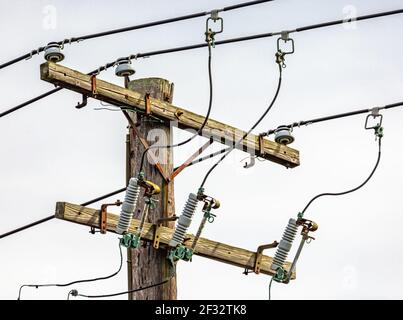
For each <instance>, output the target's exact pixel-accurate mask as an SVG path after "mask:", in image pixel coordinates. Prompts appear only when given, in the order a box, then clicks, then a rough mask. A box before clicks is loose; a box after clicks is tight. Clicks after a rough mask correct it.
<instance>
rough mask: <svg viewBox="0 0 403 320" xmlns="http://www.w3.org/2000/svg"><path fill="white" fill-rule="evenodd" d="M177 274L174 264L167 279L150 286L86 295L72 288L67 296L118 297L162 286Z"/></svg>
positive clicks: (90, 297) (68, 297)
mask: <svg viewBox="0 0 403 320" xmlns="http://www.w3.org/2000/svg"><path fill="white" fill-rule="evenodd" d="M175 275H176V266H175V265H174V266H173V267H172V272H171V274H170V275H169V277H168V278H167V279H165V280H163V281H161V282H157V283H154V284H151V285H148V286H145V287H140V288H137V289H132V290H126V291H121V292H116V293H108V294H98V295H86V294H81V293H79V292H78V291H77V290H71V291H70V292H69V294H68V296H67V300H69V299H70V295H71V296H74V297H77V296H78V297H83V298H89V299H99V298H109V297H116V296H121V295H124V294H129V293H134V292H139V291H143V290H146V289H151V288H154V287H158V286H161V285H163V284H165V283H168V282H169V281H170V280H171V279H172V278H174V277H175Z"/></svg>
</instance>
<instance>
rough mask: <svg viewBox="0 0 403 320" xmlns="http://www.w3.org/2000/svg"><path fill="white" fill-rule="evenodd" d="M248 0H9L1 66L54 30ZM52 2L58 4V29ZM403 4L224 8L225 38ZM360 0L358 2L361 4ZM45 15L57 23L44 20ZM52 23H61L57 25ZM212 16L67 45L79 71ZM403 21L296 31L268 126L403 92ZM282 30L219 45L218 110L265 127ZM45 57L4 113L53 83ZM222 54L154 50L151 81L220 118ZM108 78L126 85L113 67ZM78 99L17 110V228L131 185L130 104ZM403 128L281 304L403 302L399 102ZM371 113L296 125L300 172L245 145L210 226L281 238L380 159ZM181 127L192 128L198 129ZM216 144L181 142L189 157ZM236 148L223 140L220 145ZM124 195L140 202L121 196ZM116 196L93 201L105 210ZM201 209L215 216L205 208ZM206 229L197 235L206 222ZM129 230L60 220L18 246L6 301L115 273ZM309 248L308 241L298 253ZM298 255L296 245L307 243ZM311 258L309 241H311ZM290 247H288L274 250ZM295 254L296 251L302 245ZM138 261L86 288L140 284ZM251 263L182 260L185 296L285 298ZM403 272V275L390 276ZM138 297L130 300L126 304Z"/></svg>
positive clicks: (18, 75) (7, 250)
mask: <svg viewBox="0 0 403 320" xmlns="http://www.w3.org/2000/svg"><path fill="white" fill-rule="evenodd" d="M237 2H241V1H236V0H227V1H203V2H201V1H200V2H197V3H195V2H191V1H173V0H172V1H169V2H168V1H162V0H161V1H147V2H145V1H141V2H140V1H114V2H113V3H112V2H111V1H88V0H86V1H84V0H83V1H77V2H75V3H74V4H73V2H72V1H26V0H25V1H22V0H18V1H10V0H9V1H7V0H3V1H1V2H0V39H1V43H2V44H1V47H0V62H4V61H6V60H9V59H11V58H14V57H15V56H18V55H20V54H22V53H25V52H27V51H29V50H32V49H34V48H37V47H39V46H40V45H43V44H46V43H48V42H49V41H51V40H60V39H63V38H65V37H71V36H78V35H82V34H87V33H92V32H98V31H103V30H107V29H111V28H118V27H123V26H128V25H134V24H138V23H142V22H148V21H153V20H158V19H162V18H167V17H175V16H178V15H183V14H188V13H193V12H199V11H204V10H210V9H213V8H217V7H223V6H226V5H230V4H234V3H237ZM47 5H51V6H54V8H55V9H56V13H57V19H56V25H55V29H49V28H46V26H48V24H46V23H45V22H46V21H47V20H46V14H45V13H46V12H47V11H46V10H47V7H46V6H47ZM346 6H347V9H351V8H355V9H356V10H357V14H358V15H364V14H370V13H375V12H379V11H387V10H393V9H398V8H401V7H402V6H403V1H402V0H385V1H382V2H381V1H372V0H371V1H369V0H367V1H352V0H350V1H341V0H340V1H338V0H337V1H331V3H329V1H327V2H326V4H325V3H324V1H319V0H316V1H314V0H305V1H297V0H294V1H291V0H283V1H280V0H278V1H275V2H273V3H268V4H263V5H259V6H255V7H252V8H247V9H243V10H237V11H232V12H228V13H224V14H222V17H223V18H224V28H225V29H224V33H223V34H220V35H218V36H217V40H219V39H225V38H230V37H236V36H242V35H250V34H254V33H263V32H271V31H280V30H284V29H292V28H295V27H299V26H304V25H308V24H313V23H319V22H324V21H329V20H333V19H340V18H344V17H345V15H346V14H345V11H344V12H343V10H345V9H346ZM351 6H353V7H351ZM44 19H45V20H44ZM44 23H45V24H44ZM204 27H205V19H204V18H200V19H195V20H191V21H186V22H180V23H176V24H172V25H167V26H160V27H156V28H151V29H146V30H140V31H135V32H130V33H125V34H121V35H117V36H111V37H105V38H102V39H97V40H88V41H85V42H82V43H79V44H74V45H71V46H68V45H67V46H66V48H65V50H64V53H65V54H66V59H65V61H63V63H62V64H64V65H66V66H69V67H71V68H73V69H77V70H81V71H83V72H88V71H90V70H92V69H94V68H96V67H98V66H99V65H102V64H104V63H105V62H108V61H111V60H113V59H115V58H118V57H120V56H123V55H128V54H130V53H137V52H145V51H150V50H154V49H162V48H168V47H174V46H180V45H188V44H193V43H199V42H202V41H204V34H203V33H204ZM402 27H403V16H402V15H397V16H392V17H386V18H380V19H375V20H371V21H364V22H358V23H357V24H356V27H355V28H353V29H351V28H345V26H335V27H330V28H325V29H321V30H316V31H308V32H304V33H299V34H294V35H293V38H294V40H295V46H296V51H295V54H294V55H292V56H288V57H287V68H286V69H285V70H284V81H283V87H282V89H281V92H280V96H279V99H278V101H277V103H276V105H275V107H274V108H273V109H272V111H271V113H270V114H269V116H268V117H267V118H266V119H265V120H264V121H263V123H262V124H261V125H260V126H259V128H258V130H256V131H255V133H259V132H261V131H264V130H267V129H271V128H273V127H276V126H278V125H280V124H284V123H290V122H292V121H299V120H305V119H310V118H313V117H317V116H322V115H328V114H335V113H340V112H346V111H350V110H354V109H360V108H368V107H373V106H379V105H384V104H388V103H393V102H397V101H401V100H402V94H401V91H402V85H403V79H402V76H401V74H402V71H403V59H402V57H403V44H402V42H401V41H400V39H401V30H402ZM275 40H276V39H275V38H269V39H261V40H254V41H249V42H244V43H241V44H233V45H225V46H219V47H217V48H215V49H214V51H213V72H214V105H213V111H212V117H213V118H214V119H217V120H220V121H224V122H226V123H228V124H231V125H234V126H236V127H239V128H242V129H247V128H248V127H249V126H251V124H252V123H253V122H254V121H255V119H256V118H257V117H258V116H259V115H260V114H261V113H262V112H263V110H264V109H265V107H266V105H267V103H268V101H270V99H271V98H272V95H273V94H274V90H275V85H276V81H277V71H276V68H277V67H276V64H275V62H274V54H275V51H276V48H275ZM43 61H44V60H43V56H42V55H41V56H35V57H33V59H32V60H30V61H23V62H20V63H18V64H17V65H14V66H12V67H9V68H7V69H4V70H1V71H0V88H1V97H0V111H3V110H5V109H8V108H9V107H12V106H14V105H16V104H18V103H21V102H23V101H25V100H27V99H29V98H32V97H34V96H36V95H38V94H41V93H43V92H45V91H47V90H50V89H51V88H52V86H51V85H50V84H49V83H45V82H43V81H41V80H40V79H39V64H40V63H42V62H43ZM206 66H207V50H206V49H202V50H194V51H188V52H183V53H176V54H168V55H162V56H156V57H151V58H149V59H139V60H138V61H137V62H136V63H135V68H136V70H137V73H136V77H151V76H158V77H163V78H166V79H169V80H170V81H173V82H174V83H175V96H174V104H176V105H179V106H184V107H186V108H188V109H190V110H192V111H194V112H197V113H200V114H204V113H205V111H206V108H207V102H208V82H207V80H208V76H207V68H206ZM101 78H102V79H106V80H108V81H111V82H114V83H118V84H121V82H122V81H121V79H118V78H116V77H115V76H114V73H113V70H110V71H108V72H105V73H103V74H102V76H101ZM79 100H80V96H79V95H78V94H76V93H73V92H69V91H67V90H63V91H62V92H59V93H57V94H55V95H53V96H51V97H49V98H46V99H44V100H42V101H40V102H37V103H35V104H33V105H31V106H30V107H28V108H26V109H23V110H20V111H18V112H16V113H14V114H12V115H10V116H7V117H4V118H2V119H1V120H0V145H1V160H0V161H1V162H0V164H1V165H0V177H1V178H0V179H1V180H0V215H1V221H2V223H1V224H0V233H4V232H6V231H9V230H11V229H14V228H16V227H19V226H21V225H24V224H27V223H30V222H32V221H35V220H37V219H40V218H42V217H45V216H48V215H51V214H53V213H54V207H55V203H56V202H57V201H69V202H73V203H80V202H83V201H86V200H89V199H92V198H94V197H97V196H99V195H102V194H105V193H108V192H110V191H112V190H115V189H118V188H121V187H122V186H123V185H124V180H125V178H124V177H125V172H124V168H125V166H124V161H125V146H124V141H125V132H126V120H125V119H124V118H123V117H122V115H121V114H120V113H117V112H116V113H113V112H108V111H95V110H93V108H94V107H99V103H98V102H97V101H95V100H90V103H89V106H88V107H87V108H85V109H83V110H80V111H78V110H76V109H75V108H74V106H75V104H76V103H77V102H78V101H79ZM383 114H384V127H385V138H384V140H383V155H382V160H381V163H380V166H379V169H378V171H377V172H376V174H375V176H374V178H373V179H372V180H371V182H370V183H369V184H368V185H367V186H366V187H365V188H364V189H362V190H360V191H359V192H356V193H354V194H351V195H347V196H344V197H336V198H322V199H320V200H318V201H317V202H315V203H314V204H313V205H312V206H311V207H310V208H309V210H308V211H307V213H306V217H307V218H310V219H312V220H315V221H316V222H317V223H318V224H319V230H318V232H317V233H316V238H317V240H316V241H313V242H312V243H311V244H310V245H309V246H306V248H305V249H304V251H303V253H302V256H301V258H300V261H299V264H298V267H297V280H296V281H294V282H292V283H291V284H289V285H280V284H274V285H273V289H272V297H273V299H401V298H403V289H402V282H403V275H402V273H401V272H398V271H399V270H401V269H402V268H403V251H402V250H400V247H401V246H400V244H401V243H402V242H403V236H402V233H401V228H400V226H401V223H402V220H403V218H402V217H401V213H402V209H403V206H402V202H401V201H400V200H401V190H402V181H403V170H402V169H401V166H400V164H401V159H402V156H403V152H402V150H401V149H400V146H401V137H402V134H401V121H400V118H401V117H402V115H403V110H402V109H394V110H390V111H386V112H383ZM364 121H365V115H361V116H356V117H351V118H347V119H342V120H337V121H333V122H327V123H322V124H317V125H312V126H310V127H306V128H301V129H295V131H294V133H295V137H296V141H295V143H294V144H293V145H292V147H294V148H296V149H298V150H300V152H301V166H300V167H298V168H295V169H290V170H286V169H284V168H283V167H282V166H279V165H276V164H273V163H270V162H257V164H256V166H255V167H254V168H252V169H249V170H245V169H243V168H242V165H243V163H241V162H240V160H242V159H243V158H244V157H246V156H247V155H246V154H244V153H242V152H238V151H237V152H233V154H232V156H231V157H229V159H227V160H226V161H225V163H224V164H222V165H221V166H220V167H219V168H218V169H217V170H216V171H215V173H214V175H212V176H211V178H210V179H209V181H208V182H207V185H206V193H208V194H210V195H212V196H214V197H217V198H219V199H220V200H221V203H222V207H221V208H220V209H219V211H218V212H217V213H218V215H219V216H218V218H217V219H216V221H215V222H214V224H211V225H208V227H207V228H206V230H205V233H204V236H205V237H208V238H210V239H214V240H217V241H221V242H225V243H228V244H232V245H236V246H240V247H243V248H247V249H250V250H255V249H256V248H257V246H259V245H261V244H264V243H270V242H272V241H273V240H280V238H281V235H282V233H283V230H284V228H285V226H286V223H287V221H288V219H289V218H290V217H295V216H296V214H297V213H298V211H300V210H302V208H303V207H304V206H305V204H306V202H307V201H308V200H309V199H310V198H311V197H312V196H314V195H316V194H317V193H320V192H326V191H330V192H332V191H336V192H337V191H342V190H345V189H347V188H350V187H354V186H356V185H358V184H359V183H361V182H362V181H363V180H364V179H365V178H366V177H367V175H368V174H369V172H370V170H371V169H372V167H373V165H374V162H375V160H376V155H377V154H376V152H377V144H376V143H375V141H374V135H373V132H372V131H366V130H364V129H363V127H364ZM180 137H183V135H181V136H179V135H178V132H177V131H176V138H177V139H180ZM202 141H204V140H203V139H199V140H197V141H195V142H194V143H192V144H191V145H188V146H185V147H183V148H182V149H180V150H176V151H175V163H176V164H179V163H180V161H181V160H184V159H185V158H186V157H187V156H188V155H190V154H191V153H193V152H194V150H195V149H196V147H197V146H198V145H199V144H200V143H201V142H202ZM218 147H220V146H216V147H215V148H218ZM212 163H213V160H210V161H208V162H205V163H203V164H201V165H198V166H194V167H192V168H191V169H188V170H185V171H184V173H183V174H181V175H180V176H179V177H178V178H177V179H176V182H175V191H176V206H177V207H176V208H177V209H176V210H177V214H180V211H181V210H182V207H183V204H184V202H185V200H186V198H187V195H188V193H189V192H195V191H197V187H198V186H199V184H200V181H201V179H202V177H203V175H204V174H205V172H206V170H207V169H208V168H209V166H210V165H212ZM117 198H120V199H123V195H120V196H119V197H114V198H112V200H113V199H117ZM99 205H100V204H96V205H93V207H96V208H97V207H98V206H99ZM199 216H200V215H199ZM195 222H196V223H194V224H193V225H192V227H191V231H192V232H194V231H195V229H196V228H197V225H198V220H197V219H195ZM116 241H117V237H116V235H114V234H108V235H99V234H97V235H95V236H93V235H90V234H89V233H88V229H87V228H86V227H83V226H79V225H74V224H71V223H68V222H64V221H59V220H53V221H51V222H47V223H45V224H43V225H41V226H38V227H35V228H32V229H29V230H27V231H25V232H21V233H19V234H16V235H14V236H11V237H8V238H5V239H2V240H1V241H0V255H1V266H0V288H1V290H0V298H2V299H16V298H17V294H18V288H19V286H20V285H21V284H24V283H49V282H58V283H63V282H69V281H72V280H76V279H80V278H87V277H94V276H103V275H106V274H110V273H112V272H113V271H115V270H116V268H117V267H118V264H119V253H118V250H117V244H116ZM295 247H296V246H295ZM294 249H295V248H294ZM293 252H294V251H293ZM267 253H268V254H273V253H274V252H270V251H269V252H267ZM291 257H293V255H291ZM125 268H126V266H125V265H124V269H123V271H122V272H121V273H120V274H119V275H118V276H117V277H115V278H113V279H111V280H108V281H100V282H97V283H92V284H82V285H78V286H73V288H77V289H78V290H79V291H80V292H82V293H86V294H99V293H111V292H115V291H122V290H125V289H126V285H127V280H126V272H125V271H126V270H125ZM242 271H243V270H242V269H240V268H236V267H233V266H229V265H224V264H221V263H218V262H215V261H209V260H207V259H204V258H201V257H195V258H194V260H193V262H192V263H185V262H182V263H180V264H179V267H178V298H179V299H267V297H268V283H269V280H270V278H269V277H267V276H265V275H259V276H257V275H253V274H250V275H249V276H244V275H242ZM389 275H391V276H389ZM69 289H71V288H44V289H40V290H36V289H26V290H25V291H23V295H22V298H23V299H65V298H66V296H67V292H68V290H69ZM119 298H122V299H126V296H122V297H119Z"/></svg>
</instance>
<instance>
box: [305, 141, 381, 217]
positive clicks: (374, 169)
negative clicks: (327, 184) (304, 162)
mask: <svg viewBox="0 0 403 320" xmlns="http://www.w3.org/2000/svg"><path fill="white" fill-rule="evenodd" d="M381 141H382V137H379V140H378V158H377V160H376V163H375V166H374V168H373V169H372V171H371V173H370V175H369V176H368V177H367V178H366V179H365V180H364V182H362V183H361V184H360V185H359V186H357V187H355V188H352V189H349V190H346V191H343V192H335V193H332V192H326V193H320V194H318V195H316V196H315V197H313V198H312V199H311V200H310V201H309V202H308V204H307V205H306V206H305V208H304V210H302V211H301V213H302V215H303V214H304V213H305V211H306V210H307V209H308V208H309V206H310V205H311V204H312V202H314V201H315V200H316V199H318V198H321V197H324V196H342V195H345V194H348V193H352V192H355V191H357V190H359V189H361V188H362V187H363V186H365V185H366V184H367V183H368V181H369V180H371V178H372V176H373V175H374V173H375V171H376V169H377V168H378V165H379V162H380V160H381V154H382V148H381Z"/></svg>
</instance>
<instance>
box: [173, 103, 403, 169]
mask: <svg viewBox="0 0 403 320" xmlns="http://www.w3.org/2000/svg"><path fill="white" fill-rule="evenodd" d="M402 106H403V102H396V103H391V104H387V105H385V106H382V107H375V108H368V109H360V110H355V111H350V112H344V113H339V114H335V115H331V116H325V117H320V118H314V119H311V120H303V121H298V122H293V123H291V124H288V125H284V126H282V127H287V128H289V129H295V128H300V127H302V126H308V125H311V124H314V123H319V122H324V121H330V120H336V119H340V118H346V117H351V116H355V115H359V114H364V113H368V112H372V111H373V110H379V111H380V110H387V109H392V108H396V107H402ZM275 132H276V129H270V130H269V131H267V132H264V133H261V136H263V137H266V136H269V135H272V134H274V133H275ZM231 148H233V147H227V148H222V149H220V150H218V151H215V152H212V153H210V154H208V155H206V156H203V157H200V158H198V159H196V160H194V161H192V162H191V163H189V164H188V165H187V167H190V166H193V165H195V164H198V163H200V162H203V161H205V160H209V159H211V158H214V157H216V156H218V155H220V154H222V153H224V152H226V151H228V150H229V149H231ZM175 169H177V168H175Z"/></svg>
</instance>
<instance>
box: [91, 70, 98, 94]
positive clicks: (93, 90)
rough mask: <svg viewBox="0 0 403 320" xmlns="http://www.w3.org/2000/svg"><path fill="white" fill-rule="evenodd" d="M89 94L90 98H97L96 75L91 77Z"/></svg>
mask: <svg viewBox="0 0 403 320" xmlns="http://www.w3.org/2000/svg"><path fill="white" fill-rule="evenodd" d="M91 92H92V96H93V97H94V98H95V97H96V96H97V75H96V74H93V75H92V76H91Z"/></svg>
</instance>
